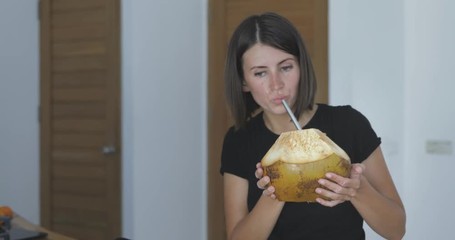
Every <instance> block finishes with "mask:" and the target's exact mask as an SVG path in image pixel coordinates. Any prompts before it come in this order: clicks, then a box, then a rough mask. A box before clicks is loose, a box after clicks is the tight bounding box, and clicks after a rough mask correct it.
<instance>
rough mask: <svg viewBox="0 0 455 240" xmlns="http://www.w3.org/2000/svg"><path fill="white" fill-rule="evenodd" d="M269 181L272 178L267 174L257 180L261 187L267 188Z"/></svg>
mask: <svg viewBox="0 0 455 240" xmlns="http://www.w3.org/2000/svg"><path fill="white" fill-rule="evenodd" d="M269 183H270V178H269V177H268V176H265V177H263V178H261V179H259V180H258V181H257V186H258V188H259V189H265V188H266V187H267V185H268V184H269Z"/></svg>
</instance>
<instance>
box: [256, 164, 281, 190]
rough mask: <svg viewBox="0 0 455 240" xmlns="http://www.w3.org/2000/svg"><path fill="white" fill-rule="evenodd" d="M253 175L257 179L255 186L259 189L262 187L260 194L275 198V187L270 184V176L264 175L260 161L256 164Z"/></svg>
mask: <svg viewBox="0 0 455 240" xmlns="http://www.w3.org/2000/svg"><path fill="white" fill-rule="evenodd" d="M254 175H255V176H256V178H257V179H259V180H258V181H257V186H258V188H259V189H262V190H263V191H262V194H263V195H265V196H269V197H271V198H272V199H276V196H275V187H273V186H272V185H270V178H269V177H268V176H264V170H263V169H262V165H261V163H260V162H258V163H257V164H256V171H255V172H254Z"/></svg>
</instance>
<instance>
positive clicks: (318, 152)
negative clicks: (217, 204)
mask: <svg viewBox="0 0 455 240" xmlns="http://www.w3.org/2000/svg"><path fill="white" fill-rule="evenodd" d="M261 164H262V167H263V169H264V175H265V176H269V177H270V184H271V185H272V186H274V187H275V196H276V197H277V199H278V200H280V201H285V202H315V201H316V198H317V197H320V198H323V197H322V196H320V195H318V194H317V193H316V192H315V189H316V188H318V187H321V185H320V184H319V183H318V180H319V179H321V178H325V174H326V173H327V172H333V173H336V174H338V175H340V176H343V177H348V176H349V173H350V169H351V160H350V159H349V156H348V155H347V154H346V152H345V151H344V150H343V149H341V148H340V147H339V146H338V145H337V144H336V143H334V142H333V141H332V140H331V139H330V138H329V137H327V136H326V134H325V133H323V132H321V131H320V130H318V129H315V128H311V129H304V130H296V131H290V132H284V133H282V134H281V135H280V136H279V137H278V139H277V140H276V141H275V143H274V144H273V145H272V147H271V148H270V149H269V150H268V152H267V153H266V154H265V155H264V157H263V158H262V160H261Z"/></svg>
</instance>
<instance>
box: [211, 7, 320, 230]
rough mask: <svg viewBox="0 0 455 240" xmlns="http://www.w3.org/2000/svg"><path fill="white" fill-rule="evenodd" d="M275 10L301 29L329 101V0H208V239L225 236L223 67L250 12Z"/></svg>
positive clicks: (226, 118)
mask: <svg viewBox="0 0 455 240" xmlns="http://www.w3.org/2000/svg"><path fill="white" fill-rule="evenodd" d="M266 11H273V12H277V13H280V14H282V15H284V16H286V17H287V18H288V19H289V20H291V21H292V22H293V23H294V25H295V26H296V27H297V29H298V30H299V31H300V33H301V34H302V37H303V38H304V41H305V43H306V46H307V48H308V51H309V53H310V56H311V58H312V61H313V65H314V69H315V72H316V77H317V80H318V92H317V95H316V102H319V103H327V102H328V85H327V82H328V79H327V78H328V72H327V69H328V62H327V30H328V27H327V13H328V9H327V0H289V1H276V0H209V68H208V69H209V73H208V76H209V82H208V98H209V100H208V142H209V146H208V149H209V150H208V151H209V152H208V171H209V173H208V207H207V208H208V209H207V211H208V239H225V238H226V237H225V226H224V213H223V184H222V177H221V175H220V174H219V168H220V157H221V146H222V142H223V137H224V134H225V133H226V131H227V129H228V127H229V126H231V125H232V122H231V121H230V117H229V113H228V111H227V108H226V103H225V100H224V89H223V88H224V83H223V71H224V60H225V54H226V47H227V44H228V41H229V38H230V36H231V35H232V32H233V31H234V29H235V28H236V27H237V25H238V24H239V23H240V22H241V21H242V20H243V19H244V18H245V17H247V16H249V15H251V14H254V13H261V12H266Z"/></svg>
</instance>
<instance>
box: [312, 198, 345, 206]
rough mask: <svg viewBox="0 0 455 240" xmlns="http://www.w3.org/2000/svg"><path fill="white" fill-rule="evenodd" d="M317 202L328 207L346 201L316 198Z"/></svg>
mask: <svg viewBox="0 0 455 240" xmlns="http://www.w3.org/2000/svg"><path fill="white" fill-rule="evenodd" d="M316 202H318V203H319V204H321V205H323V206H326V207H335V206H336V205H338V204H340V203H342V202H344V201H342V200H325V199H322V198H316Z"/></svg>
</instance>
